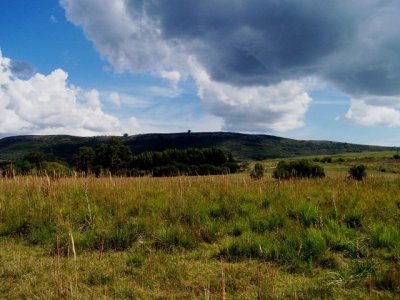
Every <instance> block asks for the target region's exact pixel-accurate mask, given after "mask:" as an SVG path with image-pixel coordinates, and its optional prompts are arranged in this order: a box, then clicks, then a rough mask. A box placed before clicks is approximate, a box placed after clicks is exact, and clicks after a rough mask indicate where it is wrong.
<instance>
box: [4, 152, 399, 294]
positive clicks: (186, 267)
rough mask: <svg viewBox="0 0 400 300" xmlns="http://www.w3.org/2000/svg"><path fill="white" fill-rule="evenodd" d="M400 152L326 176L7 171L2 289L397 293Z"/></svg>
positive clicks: (340, 163) (350, 159)
mask: <svg viewBox="0 0 400 300" xmlns="http://www.w3.org/2000/svg"><path fill="white" fill-rule="evenodd" d="M392 155H393V153H389V152H388V153H379V154H376V153H368V154H358V155H350V154H346V155H336V156H332V160H333V162H332V163H325V164H321V165H323V166H324V168H325V171H326V173H327V177H326V178H324V179H306V180H288V181H278V180H274V179H272V177H271V173H272V170H273V167H274V166H275V165H276V163H277V162H278V160H271V161H265V162H263V164H264V165H265V167H266V168H267V174H266V175H265V177H264V178H263V179H261V180H250V177H249V175H248V174H239V175H231V176H208V177H175V178H148V177H145V178H101V179H97V178H65V179H58V180H50V179H47V178H38V177H18V178H14V179H0V298H1V299H3V298H4V299H54V298H55V299H224V297H225V298H226V299H398V298H399V296H398V295H399V293H400V160H393V159H390V157H391V156H392ZM321 158H323V157H321ZM339 158H340V159H339ZM359 163H363V164H365V165H367V166H368V170H367V172H368V177H367V179H366V180H365V181H363V182H356V181H352V180H349V179H347V175H346V171H347V169H348V168H349V166H352V165H354V164H359Z"/></svg>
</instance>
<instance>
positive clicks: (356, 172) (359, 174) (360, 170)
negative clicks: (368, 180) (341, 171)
mask: <svg viewBox="0 0 400 300" xmlns="http://www.w3.org/2000/svg"><path fill="white" fill-rule="evenodd" d="M366 169H367V167H366V166H365V165H358V166H353V167H351V168H350V169H349V171H348V172H349V178H351V179H355V180H358V181H361V180H364V178H365V177H366V176H367V172H366Z"/></svg>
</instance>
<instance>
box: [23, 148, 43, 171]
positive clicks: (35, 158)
mask: <svg viewBox="0 0 400 300" xmlns="http://www.w3.org/2000/svg"><path fill="white" fill-rule="evenodd" d="M45 160H46V159H45V156H44V154H43V153H41V152H29V153H28V154H26V155H25V156H24V157H23V159H22V161H26V162H28V163H30V164H31V165H34V166H35V167H36V169H37V170H41V169H42V167H43V163H44V162H45Z"/></svg>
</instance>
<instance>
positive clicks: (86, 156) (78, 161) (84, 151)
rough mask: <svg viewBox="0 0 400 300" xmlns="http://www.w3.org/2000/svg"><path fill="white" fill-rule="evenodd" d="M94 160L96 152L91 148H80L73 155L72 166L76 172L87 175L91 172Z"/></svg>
mask: <svg viewBox="0 0 400 300" xmlns="http://www.w3.org/2000/svg"><path fill="white" fill-rule="evenodd" d="M95 159H96V152H95V151H94V150H93V148H92V147H86V146H85V147H80V148H79V149H78V151H77V152H76V153H75V154H74V157H73V165H74V167H75V169H76V170H77V171H80V172H85V173H86V174H88V173H90V172H92V170H93V167H94V162H95Z"/></svg>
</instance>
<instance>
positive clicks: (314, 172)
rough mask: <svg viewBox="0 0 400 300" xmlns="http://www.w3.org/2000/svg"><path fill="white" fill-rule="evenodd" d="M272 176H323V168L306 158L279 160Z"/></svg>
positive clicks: (284, 177)
mask: <svg viewBox="0 0 400 300" xmlns="http://www.w3.org/2000/svg"><path fill="white" fill-rule="evenodd" d="M273 177H274V178H276V179H290V178H321V177H325V172H324V168H323V167H321V166H320V165H317V164H312V163H311V162H310V161H308V160H305V159H303V160H295V161H291V162H285V161H281V162H279V163H278V165H277V166H276V169H275V171H274V174H273Z"/></svg>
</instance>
